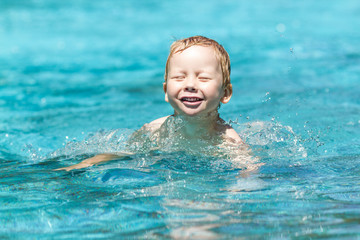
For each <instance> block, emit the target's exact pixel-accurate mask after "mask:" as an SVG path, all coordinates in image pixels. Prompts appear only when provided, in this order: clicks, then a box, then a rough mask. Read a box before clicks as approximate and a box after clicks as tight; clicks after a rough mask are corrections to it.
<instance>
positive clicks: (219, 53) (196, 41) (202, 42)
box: [164, 36, 231, 88]
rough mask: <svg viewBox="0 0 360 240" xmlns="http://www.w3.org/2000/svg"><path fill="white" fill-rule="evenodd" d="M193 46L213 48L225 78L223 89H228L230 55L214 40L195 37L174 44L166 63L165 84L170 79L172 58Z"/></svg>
mask: <svg viewBox="0 0 360 240" xmlns="http://www.w3.org/2000/svg"><path fill="white" fill-rule="evenodd" d="M191 46H204V47H212V48H213V49H214V52H215V56H216V58H217V59H218V61H219V63H220V65H221V70H222V76H223V88H226V87H228V86H229V85H230V87H231V84H230V72H231V67H230V57H229V54H228V53H227V52H226V50H225V49H224V47H223V46H221V45H220V44H219V43H218V42H216V41H215V40H213V39H210V38H207V37H203V36H194V37H189V38H184V39H181V40H177V41H175V42H173V44H171V46H170V53H169V56H168V58H167V61H166V67H165V76H164V78H165V82H166V81H167V78H168V72H169V63H170V58H171V57H172V56H173V55H174V54H175V53H179V52H182V51H184V50H185V49H187V48H189V47H191Z"/></svg>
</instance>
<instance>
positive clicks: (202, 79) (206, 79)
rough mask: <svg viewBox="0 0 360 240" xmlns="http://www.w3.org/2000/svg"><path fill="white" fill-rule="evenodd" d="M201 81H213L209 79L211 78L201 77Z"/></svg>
mask: <svg viewBox="0 0 360 240" xmlns="http://www.w3.org/2000/svg"><path fill="white" fill-rule="evenodd" d="M199 80H200V81H204V82H205V81H209V80H211V78H209V77H199Z"/></svg>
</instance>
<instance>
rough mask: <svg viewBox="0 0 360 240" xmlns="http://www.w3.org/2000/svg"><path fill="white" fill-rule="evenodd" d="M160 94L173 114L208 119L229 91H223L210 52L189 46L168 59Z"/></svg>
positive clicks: (219, 76) (203, 48)
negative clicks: (162, 88)
mask: <svg viewBox="0 0 360 240" xmlns="http://www.w3.org/2000/svg"><path fill="white" fill-rule="evenodd" d="M164 91H165V100H166V101H167V102H169V103H170V104H171V106H172V107H173V108H174V110H175V114H180V115H187V116H208V115H209V113H212V112H214V111H217V108H218V106H219V104H220V102H222V103H227V102H228V101H229V100H230V97H231V91H229V90H228V89H224V88H223V75H222V71H221V66H220V63H219V61H218V60H217V58H216V57H215V53H214V50H213V49H212V48H211V47H203V46H192V47H189V48H187V49H186V50H184V51H182V52H179V53H175V54H174V55H173V56H172V57H171V58H170V63H169V71H168V79H167V81H166V83H164Z"/></svg>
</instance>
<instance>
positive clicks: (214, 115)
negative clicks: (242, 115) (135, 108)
mask: <svg viewBox="0 0 360 240" xmlns="http://www.w3.org/2000/svg"><path fill="white" fill-rule="evenodd" d="M163 88H164V92H165V101H166V102H168V103H170V105H171V106H172V107H173V109H174V114H173V115H171V116H166V117H162V118H159V119H157V120H154V121H152V122H151V123H149V124H145V125H144V126H143V127H142V128H141V129H140V130H138V131H137V132H135V133H134V134H133V136H132V137H131V139H130V141H129V143H130V144H129V145H130V146H134V145H137V144H141V143H142V142H143V141H145V139H143V137H144V136H147V139H146V140H148V141H150V142H152V143H153V146H154V148H160V149H162V148H164V147H165V146H166V144H167V143H169V142H174V141H177V146H180V147H179V148H180V149H182V148H183V149H189V148H190V149H191V148H197V149H201V148H203V147H204V146H206V145H211V146H219V148H220V149H221V148H222V149H226V148H227V149H229V148H234V147H235V148H237V150H239V149H242V150H244V149H246V146H245V144H244V143H243V141H242V140H241V138H240V137H239V135H238V134H237V133H236V131H235V130H234V129H233V128H232V127H231V126H230V125H228V124H226V123H225V121H224V120H223V119H221V118H220V117H219V114H218V108H219V107H220V104H221V103H223V104H225V103H228V102H229V100H230V98H231V96H232V85H231V83H230V59H229V55H228V53H227V52H226V51H225V49H224V48H223V47H222V46H221V45H220V44H219V43H217V42H216V41H214V40H212V39H209V38H206V37H202V36H194V37H189V38H186V39H182V40H178V41H175V42H174V43H173V44H172V45H171V47H170V54H169V56H168V59H167V62H166V68H165V82H164V83H163ZM170 139H171V140H172V141H170ZM239 146H240V148H238V147H239ZM219 148H217V149H219ZM246 152H247V151H242V154H244V155H246ZM129 154H131V153H119V154H116V155H115V154H100V155H97V156H95V157H92V158H89V159H87V160H84V161H83V162H81V163H79V164H76V165H74V166H70V167H67V168H60V169H58V170H71V169H78V168H83V167H88V166H92V165H94V164H96V163H99V162H104V161H109V160H112V159H117V158H119V157H122V156H127V155H129ZM214 154H215V155H216V153H211V155H214Z"/></svg>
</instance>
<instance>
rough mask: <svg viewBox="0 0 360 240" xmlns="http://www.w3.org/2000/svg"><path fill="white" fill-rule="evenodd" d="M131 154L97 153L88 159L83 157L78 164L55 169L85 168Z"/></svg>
mask: <svg viewBox="0 0 360 240" xmlns="http://www.w3.org/2000/svg"><path fill="white" fill-rule="evenodd" d="M130 155H132V153H126V152H121V153H116V154H109V153H107V154H99V155H96V156H94V157H92V158H88V159H85V160H84V161H82V162H80V163H78V164H75V165H72V166H69V167H63V168H58V169H55V171H59V170H66V171H70V170H73V169H81V168H87V167H90V166H93V165H94V164H98V163H102V162H107V161H111V160H114V159H118V158H120V157H126V156H130Z"/></svg>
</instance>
